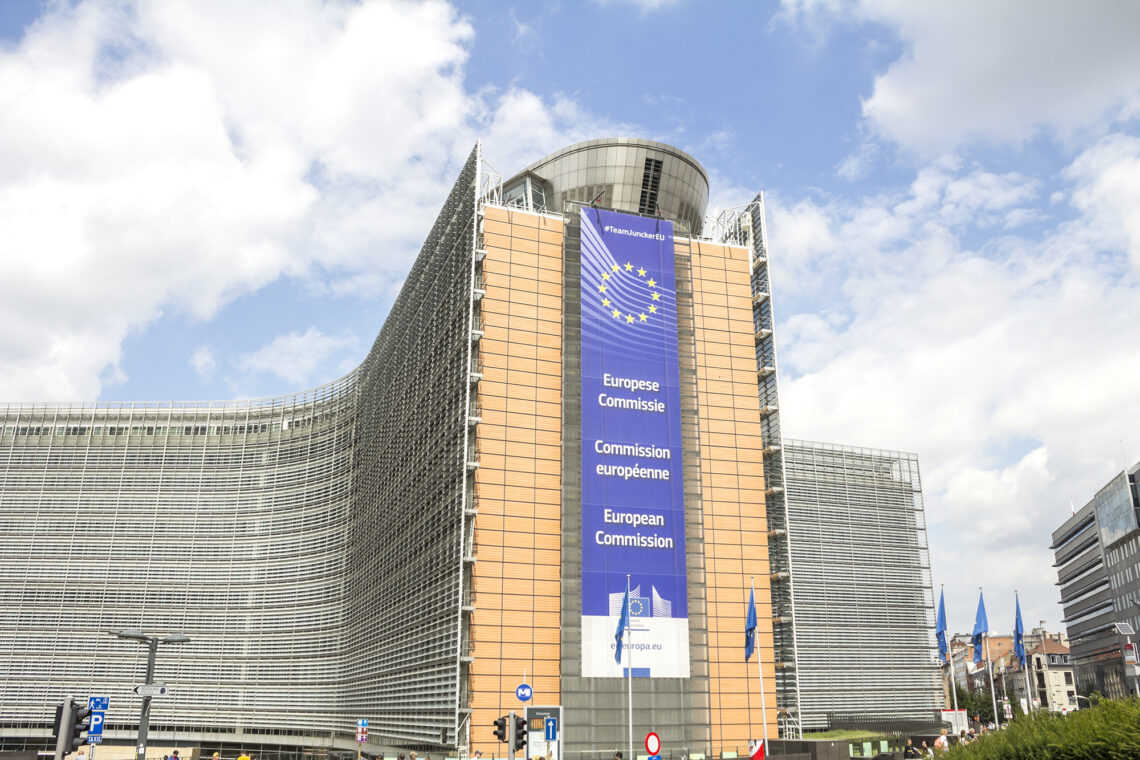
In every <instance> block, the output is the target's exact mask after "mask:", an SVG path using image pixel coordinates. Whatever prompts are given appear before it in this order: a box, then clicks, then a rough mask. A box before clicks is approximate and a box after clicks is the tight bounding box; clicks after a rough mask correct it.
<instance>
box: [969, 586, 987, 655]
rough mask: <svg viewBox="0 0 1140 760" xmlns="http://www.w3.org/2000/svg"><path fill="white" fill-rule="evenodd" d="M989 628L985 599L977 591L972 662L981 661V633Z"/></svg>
mask: <svg viewBox="0 0 1140 760" xmlns="http://www.w3.org/2000/svg"><path fill="white" fill-rule="evenodd" d="M989 629H990V624H989V621H987V620H986V600H985V598H984V597H983V596H982V592H981V591H979V592H978V615H977V617H975V618H974V637H973V639H972V641H973V642H974V662H975V663H979V662H981V661H982V634H984V633H986V632H987V631H988V630H989Z"/></svg>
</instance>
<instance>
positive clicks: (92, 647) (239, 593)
mask: <svg viewBox="0 0 1140 760" xmlns="http://www.w3.org/2000/svg"><path fill="white" fill-rule="evenodd" d="M477 165H478V148H476V150H475V151H473V152H472V154H471V156H470V158H469V159H468V161H467V163H466V165H465V167H464V169H463V172H462V173H461V175H460V178H459V181H458V182H457V184H456V187H455V189H454V190H453V191H452V193H451V196H450V197H449V198H448V200H447V202H446V204H445V206H444V209H443V211H442V213H441V214H440V217H439V219H438V220H437V221H436V224H435V226H434V228H433V229H432V231H431V234H430V235H429V237H428V240H427V242H426V243H425V245H424V249H423V251H422V252H421V255H420V257H419V259H418V260H417V261H416V263H415V265H414V266H413V269H412V271H411V272H410V273H409V276H408V286H406V287H405V288H404V289H403V291H402V292H401V294H400V296H399V298H398V300H397V303H396V305H395V306H394V307H393V309H392V315H391V317H390V318H389V319H388V320H387V321H386V322H385V325H384V327H383V329H382V330H381V332H380V335H379V337H378V338H377V339H376V342H375V344H374V346H373V347H372V350H371V351H370V353H369V355H368V357H367V358H366V359H365V360H364V362H363V363H362V364H361V366H360V367H359V368H357V369H356V370H354V371H353V372H351V373H349V374H348V375H346V376H345V377H343V378H341V379H340V380H337V381H336V382H333V383H330V384H328V385H325V386H322V387H320V388H316V389H314V390H311V391H306V392H302V393H298V394H293V395H287V396H278V397H274V398H266V399H259V400H255V401H242V402H221V403H209V402H207V403H199V402H192V403H155V404H145V403H135V404H85V405H84V404H80V405H66V404H63V405H52V404H17V405H8V406H0V531H2V532H3V534H4V535H5V540H4V541H3V542H2V543H0V609H3V610H4V624H3V625H2V626H0V661H2V664H0V695H3V696H2V700H3V704H4V710H3V715H0V742H3V743H5V744H7V745H8V746H17V747H18V746H34V745H35V743H36V738H37V737H39V738H40V739H42V740H44V741H46V739H47V737H48V736H49V734H50V726H51V721H52V713H53V711H54V708H55V705H56V704H57V703H58V702H59V701H60V700H61V699H63V698H64V697H65V696H66V695H69V694H70V695H73V696H77V697H86V696H93V695H98V696H107V697H109V698H110V703H111V708H110V710H109V711H108V713H107V718H106V730H105V736H106V738H107V739H108V740H110V741H114V740H116V739H119V740H130V739H132V738H133V735H134V731H135V730H136V728H137V721H138V718H137V716H138V713H139V701H140V698H139V697H137V696H136V695H135V694H134V693H133V688H134V687H135V686H136V685H138V684H140V683H142V682H143V677H144V674H145V663H146V648H145V647H144V646H142V645H140V644H137V643H135V642H131V641H123V640H119V639H116V638H113V637H112V636H110V635H108V633H107V632H108V631H109V630H112V629H125V628H137V629H141V630H143V631H144V632H146V633H148V634H152V635H154V634H157V635H165V634H166V633H168V632H174V631H177V632H181V633H184V634H186V635H187V636H189V637H190V640H191V641H190V643H188V644H185V645H181V646H176V645H165V646H161V647H160V648H159V654H158V658H157V669H156V674H155V678H156V680H157V681H160V682H167V683H169V684H170V687H171V694H170V695H169V696H167V697H165V698H160V699H155V700H154V702H153V704H152V706H151V715H150V724H151V730H150V736H151V741H152V743H154V742H158V743H162V744H166V745H167V746H170V743H171V742H172V741H177V740H178V737H183V738H184V739H186V740H192V741H194V742H195V743H204V744H203V745H202V746H210V745H211V743H214V744H217V745H220V744H222V743H242V744H244V745H247V746H248V745H251V744H252V745H254V746H257V745H265V746H268V745H277V746H281V745H295V746H305V747H325V748H329V749H334V748H337V747H339V748H340V749H341V750H344V749H348V748H351V747H352V746H353V738H354V732H355V722H356V719H357V717H358V716H359V717H367V718H369V720H370V728H371V730H372V733H373V736H374V737H375V738H376V739H377V740H378V742H379V743H383V744H387V745H389V746H391V745H398V746H417V747H428V748H431V747H446V746H452V747H454V746H455V745H456V744H457V743H461V740H460V739H459V738H457V737H458V736H459V732H460V731H461V730H465V728H466V726H465V724H463V714H464V713H463V710H461V705H460V694H461V683H462V682H463V680H464V678H465V673H464V672H462V668H463V667H465V664H464V662H463V657H461V654H460V646H461V640H460V630H461V625H462V620H461V607H462V605H463V596H464V594H463V591H462V588H463V575H464V572H465V565H464V562H463V559H462V553H463V547H464V542H465V541H466V542H467V544H469V543H470V526H469V525H467V527H466V528H465V520H467V519H468V518H467V517H466V509H465V507H466V499H467V494H466V492H465V487H466V481H467V474H466V473H467V470H468V467H467V458H466V456H467V449H468V439H469V437H470V431H469V429H468V414H467V412H468V404H469V403H470V398H469V397H470V390H469V385H470V374H471V369H472V364H471V362H472V344H471V338H470V332H471V328H472V319H473V317H472V313H473V309H474V297H475V296H474V293H475V285H476V283H475V282H474V268H475V255H474V253H473V246H474V242H475V216H476V205H475V185H476V182H475V177H476V167H477ZM465 531H466V533H465ZM461 724H463V725H461ZM17 739H19V740H20V741H17ZM21 741H22V743H21ZM257 754H259V755H264V754H266V753H265V752H258V753H257Z"/></svg>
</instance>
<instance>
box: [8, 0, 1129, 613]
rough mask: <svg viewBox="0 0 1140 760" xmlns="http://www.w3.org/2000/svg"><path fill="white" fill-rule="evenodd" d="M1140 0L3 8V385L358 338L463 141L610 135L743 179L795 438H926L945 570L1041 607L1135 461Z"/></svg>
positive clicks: (104, 390)
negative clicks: (1071, 528) (1060, 541)
mask: <svg viewBox="0 0 1140 760" xmlns="http://www.w3.org/2000/svg"><path fill="white" fill-rule="evenodd" d="M1138 38H1140V4H1137V3H1135V2H1129V1H1128V0H1121V1H1119V2H1109V1H1106V0H1099V1H1090V2H1084V3H1061V2H1053V3H1041V2H1038V1H1037V0H1007V1H1006V2H1002V3H993V2H986V1H980V2H979V1H976V0H964V1H963V2H956V3H914V2H909V1H908V0H858V1H854V2H840V1H839V0H784V1H783V2H770V3H759V2H748V3H730V2H719V3H700V2H696V0H672V1H670V0H637V1H632V0H605V1H602V0H596V1H594V2H588V1H587V2H581V3H571V2H536V1H534V0H531V1H530V2H517V3H511V2H500V1H498V0H484V1H481V2H480V1H474V2H458V3H456V4H454V5H449V4H445V3H442V2H425V3H410V2H361V3H359V4H357V3H345V2H338V1H337V0H327V1H326V2H316V1H315V0H311V1H306V0H279V1H274V2H264V3H257V2H241V3H233V2H229V1H228V0H226V1H223V0H164V1H163V2H138V3H136V2H128V1H127V0H123V1H122V2H112V1H110V0H108V1H106V2H100V1H87V0H81V1H76V2H38V1H36V0H7V1H6V2H4V3H0V403H2V402H3V401H45V400H52V401H91V400H101V401H134V400H153V401H165V400H189V399H198V400H204V399H235V398H248V397H257V396H266V395H274V394H279V393H287V392H292V391H297V390H302V389H304V388H308V387H311V386H314V385H319V384H321V383H324V382H327V381H330V380H333V379H335V378H337V377H339V376H341V375H342V374H344V373H345V372H347V371H348V370H350V369H352V368H353V367H355V366H356V365H357V364H358V363H359V362H360V360H361V359H362V358H363V356H364V355H365V353H366V352H367V350H368V348H369V346H370V345H371V343H372V341H373V340H374V338H375V336H376V334H377V332H378V331H379V328H380V326H381V324H382V323H383V320H384V318H385V316H386V314H387V312H388V309H389V308H390V306H391V304H392V302H393V300H394V298H395V296H396V294H397V293H398V292H399V288H400V286H401V283H402V281H403V277H404V275H405V273H406V272H407V270H408V268H409V267H410V265H411V262H412V261H413V260H414V258H415V256H416V253H417V251H418V248H419V245H420V244H421V243H422V241H423V239H424V237H425V235H426V233H427V231H428V229H429V228H430V225H431V222H432V221H433V220H434V218H435V216H436V214H437V213H438V210H439V208H440V206H441V205H442V202H443V199H444V197H445V195H446V193H447V191H448V189H449V188H450V186H451V184H452V183H453V182H454V179H455V176H456V174H457V172H458V169H459V167H460V166H461V164H462V162H463V160H464V158H465V157H466V155H467V154H468V153H469V152H470V150H471V148H472V146H473V145H474V143H475V141H476V140H482V141H483V145H484V152H485V156H486V159H487V161H488V162H489V163H490V164H491V165H493V166H494V167H495V168H496V169H498V170H499V171H500V172H502V173H503V174H504V175H510V174H512V173H514V172H515V171H517V170H518V169H520V168H522V167H523V166H525V165H526V164H528V163H530V162H531V161H533V160H535V159H537V158H540V157H541V156H543V155H546V154H547V153H549V152H551V151H553V150H555V149H557V148H559V147H561V146H564V145H567V144H569V143H572V142H575V141H578V140H584V139H590V138H596V137H606V136H616V135H623V136H634V137H645V138H649V139H655V140H660V141H663V142H667V143H670V144H672V145H676V146H678V147H680V148H682V149H684V150H686V151H688V152H690V153H691V154H693V155H694V156H696V157H697V158H698V159H699V160H700V161H701V162H702V164H703V165H704V166H705V167H706V169H707V170H708V172H709V175H710V181H711V185H712V188H711V199H710V204H711V205H712V206H714V207H728V206H734V205H739V204H743V203H746V202H747V201H749V200H750V199H751V198H752V196H753V195H754V194H755V192H756V191H757V190H763V191H764V192H765V197H766V200H767V213H768V224H769V247H770V266H771V270H772V279H773V302H774V307H775V311H776V316H777V328H776V338H777V350H778V352H779V368H780V373H781V374H780V378H781V405H782V410H781V411H782V423H783V426H784V430H785V434H786V435H788V436H789V437H794V438H802V439H808V440H816V441H827V442H835V443H844V444H851V445H859V446H869V447H877V448H885V449H898V450H903V451H911V452H916V453H917V454H918V455H919V458H920V462H921V467H922V476H923V489H924V497H925V504H926V517H927V522H928V524H929V533H930V544H931V563H932V572H933V577H934V583H935V593H936V595H937V592H938V587H939V585H940V584H945V586H946V603H947V613H948V616H949V620H950V627H951V628H952V629H953V630H955V631H961V632H965V631H969V630H970V629H972V627H973V615H974V610H975V608H976V606H977V593H978V591H977V589H978V587H979V586H982V587H984V588H985V591H986V597H987V602H986V606H987V610H988V612H989V621H990V623H991V628H992V630H993V631H994V632H995V633H1008V631H1009V630H1011V629H1012V627H1013V602H1014V596H1013V592H1014V589H1018V590H1019V591H1020V593H1021V599H1022V605H1021V606H1022V610H1023V612H1024V615H1025V622H1026V626H1027V628H1028V627H1033V626H1034V625H1036V624H1037V622H1038V621H1040V620H1044V621H1046V622H1047V625H1048V626H1049V627H1050V628H1051V629H1056V628H1057V626H1058V621H1059V620H1060V619H1061V614H1060V608H1059V605H1058V603H1057V602H1058V599H1059V596H1058V592H1057V589H1056V586H1055V585H1054V584H1055V582H1056V570H1055V569H1054V568H1053V567H1052V554H1051V553H1050V552H1049V550H1048V546H1049V544H1050V534H1051V532H1052V531H1053V530H1054V529H1055V528H1057V527H1058V526H1059V525H1060V524H1061V523H1062V522H1063V521H1064V520H1065V519H1066V518H1067V517H1068V516H1069V515H1070V509H1071V505H1074V504H1075V506H1076V507H1077V508H1080V507H1081V506H1082V505H1084V504H1085V503H1087V502H1088V501H1089V500H1090V499H1091V498H1092V497H1093V495H1094V494H1095V492H1096V491H1097V489H1099V488H1100V487H1101V486H1103V485H1104V484H1105V483H1106V482H1107V481H1108V480H1109V478H1111V477H1112V476H1113V475H1114V474H1115V473H1118V472H1119V471H1120V470H1121V469H1123V467H1124V464H1125V462H1127V463H1129V464H1131V463H1134V462H1136V461H1137V460H1140V392H1138V390H1140V382H1138V380H1137V378H1140V74H1138V72H1140V45H1137V44H1136V43H1135V41H1136V39H1138Z"/></svg>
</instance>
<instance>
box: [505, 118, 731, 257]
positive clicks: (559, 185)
mask: <svg viewBox="0 0 1140 760" xmlns="http://www.w3.org/2000/svg"><path fill="white" fill-rule="evenodd" d="M527 175H533V176H534V177H535V178H537V179H539V180H540V181H541V183H545V184H546V187H544V188H543V192H542V193H541V198H542V203H535V204H534V205H538V206H544V207H545V208H546V210H549V211H570V210H572V205H573V204H575V203H578V204H581V203H586V204H588V203H590V202H591V201H593V200H595V199H597V203H598V205H599V206H603V207H605V208H612V209H617V210H619V211H628V212H633V213H638V214H645V215H648V216H662V217H665V218H667V219H672V220H674V221H676V222H678V223H679V224H680V225H681V228H682V230H684V231H685V232H686V233H688V234H692V235H700V234H701V230H702V228H703V226H704V215H705V207H706V206H707V205H708V200H709V178H708V174H707V173H706V172H705V170H704V167H702V166H701V165H700V163H699V162H698V161H697V160H696V159H695V158H693V157H692V156H690V155H689V154H688V153H685V152H684V151H682V150H678V149H677V148H674V147H673V146H672V145H666V144H665V143H659V142H654V141H653V140H641V139H637V138H632V137H612V138H605V139H601V140H587V141H585V142H580V143H575V144H573V145H568V146H566V147H565V148H562V149H561V150H559V151H555V152H554V153H551V154H550V155H549V156H547V157H545V158H543V159H540V160H538V161H536V162H535V163H533V164H531V165H530V166H528V167H527V168H526V169H524V170H523V172H522V173H521V174H519V175H518V176H517V177H515V178H512V179H511V180H508V181H507V182H506V184H505V186H504V191H505V198H506V201H507V203H508V205H509V204H510V203H511V201H512V199H514V198H516V197H517V195H516V193H515V190H516V188H517V187H518V185H519V183H520V181H522V180H523V179H524V178H525V177H526V176H527ZM541 183H536V184H541ZM573 208H574V209H576V208H577V206H573Z"/></svg>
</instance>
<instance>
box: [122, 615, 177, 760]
mask: <svg viewBox="0 0 1140 760" xmlns="http://www.w3.org/2000/svg"><path fill="white" fill-rule="evenodd" d="M107 633H109V634H111V635H112V636H115V637H116V638H120V639H127V640H128V641H138V642H139V643H142V644H146V645H147V656H146V685H147V686H150V685H151V684H152V683H154V658H155V655H157V654H158V645H159V644H185V643H187V642H189V641H190V637H189V636H187V635H186V634H184V633H172V634H170V635H169V636H164V637H161V638H159V637H158V636H147V635H146V634H144V633H143V632H142V631H140V630H138V629H135V628H127V629H126V630H123V631H107ZM150 699H151V695H150V694H144V695H143V703H142V711H141V712H140V713H139V738H138V741H137V742H135V745H136V746H135V758H136V760H146V735H147V732H148V731H149V730H150Z"/></svg>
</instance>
